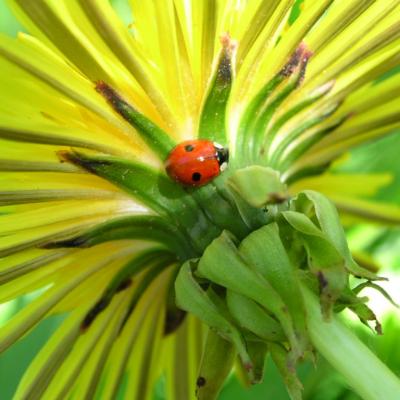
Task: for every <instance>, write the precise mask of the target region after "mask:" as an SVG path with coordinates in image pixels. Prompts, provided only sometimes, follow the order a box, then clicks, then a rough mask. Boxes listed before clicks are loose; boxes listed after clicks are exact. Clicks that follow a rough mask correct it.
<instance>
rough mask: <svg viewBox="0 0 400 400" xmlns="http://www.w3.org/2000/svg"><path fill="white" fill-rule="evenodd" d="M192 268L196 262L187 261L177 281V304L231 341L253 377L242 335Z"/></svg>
mask: <svg viewBox="0 0 400 400" xmlns="http://www.w3.org/2000/svg"><path fill="white" fill-rule="evenodd" d="M192 266H193V267H194V266H195V262H194V261H187V262H185V263H184V264H183V265H182V267H181V269H180V271H179V273H178V276H177V278H176V281H175V293H176V304H177V305H178V307H180V308H181V309H182V310H185V311H187V312H190V313H192V314H194V315H196V316H197V317H198V318H199V319H200V320H202V321H203V322H205V323H206V324H207V325H208V326H209V327H210V328H212V329H214V330H216V332H217V333H218V334H219V335H221V336H222V337H223V338H224V339H226V340H229V341H230V342H231V343H232V344H233V345H234V346H235V348H236V350H237V352H238V354H239V356H240V358H241V360H242V362H243V364H244V365H245V366H246V369H247V371H248V373H249V375H252V369H253V366H252V362H251V359H250V357H249V355H248V353H247V350H246V344H245V342H244V341H243V338H242V334H241V333H240V332H239V331H238V329H237V328H236V327H235V326H234V325H233V324H232V323H231V322H230V321H228V320H227V319H225V318H224V317H223V316H222V315H221V313H220V310H219V308H218V307H217V305H215V304H214V302H213V301H212V300H211V299H210V297H209V295H208V294H207V292H206V291H204V290H203V289H202V287H201V286H200V285H199V283H198V282H197V281H196V279H195V277H194V276H193V272H192Z"/></svg>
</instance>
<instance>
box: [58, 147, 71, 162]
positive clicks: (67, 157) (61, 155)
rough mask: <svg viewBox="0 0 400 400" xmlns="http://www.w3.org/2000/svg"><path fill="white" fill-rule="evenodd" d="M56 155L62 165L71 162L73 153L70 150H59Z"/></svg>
mask: <svg viewBox="0 0 400 400" xmlns="http://www.w3.org/2000/svg"><path fill="white" fill-rule="evenodd" d="M56 155H57V157H58V159H59V160H60V162H61V163H64V162H71V152H70V151H69V150H58V151H56Z"/></svg>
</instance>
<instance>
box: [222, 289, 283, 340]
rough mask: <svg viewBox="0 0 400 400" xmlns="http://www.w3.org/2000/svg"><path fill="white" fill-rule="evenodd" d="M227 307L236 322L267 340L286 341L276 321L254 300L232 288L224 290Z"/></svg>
mask: <svg viewBox="0 0 400 400" xmlns="http://www.w3.org/2000/svg"><path fill="white" fill-rule="evenodd" d="M226 302H227V305H228V309H229V312H230V314H231V315H232V317H233V319H234V320H235V322H236V324H237V325H238V326H240V327H241V328H243V329H246V330H248V331H249V332H252V333H254V334H255V335H256V336H257V337H259V338H261V339H263V340H265V341H268V342H281V341H286V340H287V339H286V337H285V334H284V333H283V330H282V328H281V326H280V325H279V324H278V322H277V321H276V320H275V319H274V318H272V317H271V316H270V315H268V313H267V312H266V311H265V310H264V309H263V308H262V307H261V306H259V305H258V304H257V303H256V302H255V301H253V300H251V299H249V298H248V297H245V296H243V295H241V294H239V293H236V292H234V291H232V290H227V291H226Z"/></svg>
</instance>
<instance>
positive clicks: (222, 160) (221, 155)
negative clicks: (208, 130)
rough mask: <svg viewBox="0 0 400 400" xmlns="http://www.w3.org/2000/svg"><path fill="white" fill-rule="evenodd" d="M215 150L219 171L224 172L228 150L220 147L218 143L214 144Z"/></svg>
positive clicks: (227, 159)
mask: <svg viewBox="0 0 400 400" xmlns="http://www.w3.org/2000/svg"><path fill="white" fill-rule="evenodd" d="M213 144H214V147H215V150H216V151H217V160H218V164H219V167H220V170H221V171H224V170H225V169H226V167H227V166H228V161H229V149H228V148H227V147H223V146H221V145H220V144H219V143H216V142H214V143H213Z"/></svg>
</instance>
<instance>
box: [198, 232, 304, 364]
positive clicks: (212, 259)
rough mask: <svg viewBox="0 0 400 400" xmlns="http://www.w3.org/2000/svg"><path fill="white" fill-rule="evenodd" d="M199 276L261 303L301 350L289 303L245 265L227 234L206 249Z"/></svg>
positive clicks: (199, 267) (259, 275)
mask: <svg viewBox="0 0 400 400" xmlns="http://www.w3.org/2000/svg"><path fill="white" fill-rule="evenodd" d="M197 275H198V276H200V277H202V278H206V279H209V280H210V281H212V282H215V283H217V284H218V285H221V286H223V287H225V288H227V289H230V290H233V291H235V292H237V293H240V294H242V295H243V296H246V297H249V298H250V299H252V300H255V301H256V302H257V303H259V304H261V305H262V306H263V307H264V308H265V309H266V310H267V311H268V312H270V313H271V314H273V315H274V316H275V317H276V318H277V319H278V321H279V322H280V323H281V325H282V329H283V331H284V332H285V335H286V336H287V338H288V340H289V342H290V344H291V347H292V349H293V351H296V350H297V351H298V349H299V345H298V340H297V337H296V335H295V333H294V329H293V321H292V319H291V316H290V313H289V311H288V308H287V306H286V304H285V303H284V301H283V300H282V298H281V297H280V295H279V294H278V293H277V292H276V290H275V289H274V288H273V287H272V286H271V284H270V283H269V282H268V281H267V280H265V279H264V277H263V276H262V275H261V274H260V273H258V272H257V271H256V270H255V269H253V268H252V267H251V266H250V265H248V264H246V262H245V261H244V259H243V257H242V256H241V255H240V253H239V251H238V249H237V248H236V246H235V244H234V242H233V240H232V238H231V237H230V235H229V234H228V233H227V232H226V231H224V232H222V234H221V235H220V236H219V237H218V238H217V239H215V240H214V241H213V242H212V243H211V244H210V245H209V246H208V247H207V248H206V250H205V252H204V254H203V256H202V257H201V258H200V260H199V264H198V268H197ZM294 358H296V355H294Z"/></svg>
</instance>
